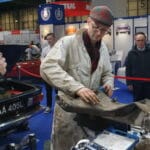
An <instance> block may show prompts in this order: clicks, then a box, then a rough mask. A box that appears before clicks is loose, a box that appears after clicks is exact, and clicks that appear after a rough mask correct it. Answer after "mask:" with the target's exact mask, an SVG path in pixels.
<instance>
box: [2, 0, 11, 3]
mask: <svg viewBox="0 0 150 150" xmlns="http://www.w3.org/2000/svg"><path fill="white" fill-rule="evenodd" d="M10 1H13V0H0V3H5V2H10Z"/></svg>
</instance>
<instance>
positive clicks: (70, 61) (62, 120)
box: [40, 6, 113, 150]
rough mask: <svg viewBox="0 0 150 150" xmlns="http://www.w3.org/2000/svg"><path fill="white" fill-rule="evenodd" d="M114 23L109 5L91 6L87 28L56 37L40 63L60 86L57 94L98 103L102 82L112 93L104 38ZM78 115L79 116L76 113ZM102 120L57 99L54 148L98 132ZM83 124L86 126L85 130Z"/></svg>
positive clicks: (46, 76) (46, 77) (50, 79)
mask: <svg viewBox="0 0 150 150" xmlns="http://www.w3.org/2000/svg"><path fill="white" fill-rule="evenodd" d="M112 23H113V15H112V12H111V10H110V9H109V8H108V7H107V6H96V7H94V8H92V9H91V11H90V15H89V17H88V18H87V25H88V28H86V29H80V30H79V31H77V32H76V33H75V34H73V35H70V36H65V37H63V38H61V39H60V40H58V41H57V43H56V44H55V45H54V47H53V48H52V49H51V51H50V52H49V53H48V55H47V57H46V58H45V59H44V60H43V61H42V64H41V67H40V68H41V76H42V78H43V79H44V80H45V81H46V82H47V83H49V84H51V85H53V86H55V87H56V88H57V89H59V92H58V96H59V97H60V98H61V94H64V93H65V94H68V95H70V96H72V97H80V98H81V99H82V100H83V101H84V102H85V103H88V104H89V105H98V104H99V103H100V101H101V100H100V99H99V98H98V97H97V95H96V93H95V91H97V90H98V89H99V87H100V86H103V89H104V92H105V93H106V94H107V95H108V96H111V95H112V88H113V74H112V67H111V63H110V59H109V54H108V50H107V47H106V45H105V44H104V43H103V42H102V38H103V36H104V35H105V33H106V32H107V31H108V29H109V27H110V26H111V25H112ZM77 116H78V117H77ZM101 123H102V121H101V120H100V119H98V117H95V116H94V117H92V119H91V117H89V115H81V114H78V115H77V113H69V112H66V111H64V110H63V109H62V108H61V107H60V106H59V105H58V104H57V103H56V106H55V113H54V130H53V131H54V133H53V137H52V141H53V149H54V150H69V149H70V148H71V146H72V145H75V143H77V141H78V140H80V139H83V138H88V137H89V136H91V134H90V133H93V134H94V133H95V132H96V131H97V130H98V129H99V126H100V125H101ZM83 126H84V130H83Z"/></svg>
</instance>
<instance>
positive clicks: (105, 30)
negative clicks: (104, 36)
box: [91, 23, 109, 33]
mask: <svg viewBox="0 0 150 150" xmlns="http://www.w3.org/2000/svg"><path fill="white" fill-rule="evenodd" d="M91 25H92V28H93V30H95V31H97V32H99V31H100V32H102V33H106V32H107V31H108V29H109V27H102V26H96V25H94V23H91Z"/></svg>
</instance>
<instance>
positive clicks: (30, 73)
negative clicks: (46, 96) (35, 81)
mask: <svg viewBox="0 0 150 150" xmlns="http://www.w3.org/2000/svg"><path fill="white" fill-rule="evenodd" d="M18 69H20V70H21V71H22V72H24V73H26V74H28V75H30V76H33V77H36V78H41V76H40V75H37V74H34V73H32V72H29V71H27V70H26V69H23V68H21V67H18Z"/></svg>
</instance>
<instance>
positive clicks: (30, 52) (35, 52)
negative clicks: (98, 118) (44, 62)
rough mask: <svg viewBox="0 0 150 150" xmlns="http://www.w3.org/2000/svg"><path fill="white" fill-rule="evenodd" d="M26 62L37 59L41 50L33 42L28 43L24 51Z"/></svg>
mask: <svg viewBox="0 0 150 150" xmlns="http://www.w3.org/2000/svg"><path fill="white" fill-rule="evenodd" d="M25 53H26V60H32V59H36V58H39V56H40V53H41V50H40V48H39V47H37V46H36V45H35V44H34V42H33V41H31V42H30V44H29V46H28V48H27V49H26V50H25Z"/></svg>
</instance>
